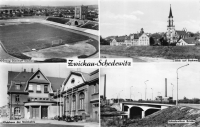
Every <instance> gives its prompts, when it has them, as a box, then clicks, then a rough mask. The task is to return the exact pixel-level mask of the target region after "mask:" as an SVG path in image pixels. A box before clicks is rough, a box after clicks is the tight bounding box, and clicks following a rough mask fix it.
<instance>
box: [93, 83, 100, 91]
mask: <svg viewBox="0 0 200 127" xmlns="http://www.w3.org/2000/svg"><path fill="white" fill-rule="evenodd" d="M93 93H99V84H96V85H94V90H93Z"/></svg>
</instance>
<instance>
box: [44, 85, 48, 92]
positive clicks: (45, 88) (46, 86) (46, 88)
mask: <svg viewBox="0 0 200 127" xmlns="http://www.w3.org/2000/svg"><path fill="white" fill-rule="evenodd" d="M44 93H48V85H45V86H44Z"/></svg>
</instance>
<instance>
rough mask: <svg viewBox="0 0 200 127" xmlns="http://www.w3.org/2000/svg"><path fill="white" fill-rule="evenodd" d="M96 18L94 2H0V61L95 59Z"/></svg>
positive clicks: (97, 6)
mask: <svg viewBox="0 0 200 127" xmlns="http://www.w3.org/2000/svg"><path fill="white" fill-rule="evenodd" d="M98 17H99V5H98V0H84V1H83V0H51V1H49V0H42V1H40V2H38V1H34V0H17V1H13V0H5V1H2V2H1V3H0V52H1V54H0V59H8V60H13V61H12V62H15V61H22V60H25V61H31V62H38V61H40V62H66V59H68V58H75V59H78V58H85V59H86V58H99V18H98Z"/></svg>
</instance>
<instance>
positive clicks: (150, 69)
mask: <svg viewBox="0 0 200 127" xmlns="http://www.w3.org/2000/svg"><path fill="white" fill-rule="evenodd" d="M186 64H187V63H184V62H182V63H148V64H145V63H144V64H141V63H139V64H137V63H135V64H134V67H132V68H129V67H127V68H104V69H101V71H100V74H101V78H100V94H101V95H103V88H104V77H103V75H104V74H106V76H107V78H106V84H107V90H106V91H107V92H106V94H107V98H117V96H118V95H119V93H120V95H119V96H120V98H124V99H125V98H126V99H127V98H130V88H131V86H133V87H132V88H131V91H132V92H131V93H132V99H136V100H138V99H141V94H140V93H142V99H145V83H144V82H145V81H146V80H149V81H147V82H146V85H147V98H148V99H152V90H151V88H152V89H153V98H155V97H156V96H158V95H160V93H158V92H161V94H162V96H165V78H167V86H168V87H167V91H168V92H167V95H168V96H172V85H171V83H172V84H173V85H174V89H173V96H174V99H175V100H176V88H177V87H176V86H177V76H176V70H177V68H179V67H181V66H183V65H186ZM189 64H190V65H189V66H186V67H183V68H181V69H179V71H178V74H179V80H178V81H179V99H180V98H181V99H183V97H184V96H185V97H187V98H200V92H199V91H200V66H199V63H189ZM122 90H123V91H122ZM120 91H122V92H120ZM138 92H140V93H138Z"/></svg>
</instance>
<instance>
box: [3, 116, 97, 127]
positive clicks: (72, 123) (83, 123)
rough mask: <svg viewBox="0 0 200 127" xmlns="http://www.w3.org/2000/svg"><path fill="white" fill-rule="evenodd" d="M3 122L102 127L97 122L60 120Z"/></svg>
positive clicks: (4, 119) (6, 119)
mask: <svg viewBox="0 0 200 127" xmlns="http://www.w3.org/2000/svg"><path fill="white" fill-rule="evenodd" d="M3 121H35V123H38V124H55V125H71V126H84V127H100V125H99V123H97V122H85V121H79V122H65V121H58V120H31V119H28V120H27V119H21V120H9V118H0V123H2V122H3Z"/></svg>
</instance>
